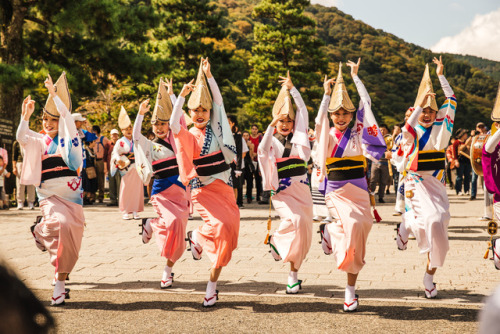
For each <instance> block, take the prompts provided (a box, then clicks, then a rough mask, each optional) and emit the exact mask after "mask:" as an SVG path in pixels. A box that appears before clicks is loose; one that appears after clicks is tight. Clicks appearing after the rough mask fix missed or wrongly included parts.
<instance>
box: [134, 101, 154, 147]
mask: <svg viewBox="0 0 500 334" xmlns="http://www.w3.org/2000/svg"><path fill="white" fill-rule="evenodd" d="M150 108H151V106H150V105H149V99H147V100H145V101H143V102H142V103H141V105H140V106H139V113H138V114H137V117H136V119H135V122H134V130H133V132H132V137H133V138H134V141H136V140H140V139H142V138H145V137H144V136H143V135H142V133H141V129H142V122H143V121H144V114H146V113H147V112H148V111H149V109H150Z"/></svg>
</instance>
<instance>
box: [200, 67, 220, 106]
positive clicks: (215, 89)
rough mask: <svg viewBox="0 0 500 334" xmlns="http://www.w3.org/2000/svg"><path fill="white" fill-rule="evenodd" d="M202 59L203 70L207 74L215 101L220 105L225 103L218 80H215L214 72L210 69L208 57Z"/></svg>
mask: <svg viewBox="0 0 500 334" xmlns="http://www.w3.org/2000/svg"><path fill="white" fill-rule="evenodd" d="M202 61H203V65H202V68H203V72H204V73H205V75H206V76H207V79H208V85H209V86H210V91H211V92H212V96H213V98H214V103H215V104H217V105H219V106H220V105H222V103H223V102H222V95H221V93H220V90H219V86H218V85H217V82H215V79H214V77H213V75H212V72H211V71H210V63H209V62H208V58H205V59H203V60H202Z"/></svg>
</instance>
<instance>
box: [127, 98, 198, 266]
mask: <svg viewBox="0 0 500 334" xmlns="http://www.w3.org/2000/svg"><path fill="white" fill-rule="evenodd" d="M172 102H175V101H172ZM143 119H144V116H143V115H137V118H136V120H135V124H134V145H135V146H134V149H135V152H136V167H137V171H138V175H139V176H140V177H141V180H142V182H147V183H149V178H150V177H151V176H152V177H153V187H152V191H151V203H152V204H153V207H154V209H155V211H156V213H157V215H158V217H156V218H153V219H150V221H149V223H150V225H151V228H152V231H153V233H154V235H155V239H156V243H157V245H158V248H159V250H160V254H161V256H162V257H164V258H166V259H167V260H170V261H172V262H174V263H175V262H176V261H177V260H178V259H179V258H180V257H181V256H182V253H183V252H184V250H185V248H186V242H185V240H184V238H185V235H186V225H187V221H188V217H189V208H188V197H187V196H188V195H187V194H186V187H185V186H184V185H183V184H182V183H181V182H180V181H179V167H178V165H177V159H176V156H175V152H176V151H177V150H176V148H175V143H174V140H173V135H172V133H171V132H170V133H169V135H168V136H167V137H166V138H165V140H163V139H159V138H156V139H155V140H153V141H151V140H148V139H147V138H146V137H144V136H143V135H142V134H141V124H142V121H143ZM138 152H140V153H138ZM146 165H147V167H146ZM146 169H147V170H150V171H151V173H150V174H149V177H147V178H146V179H144V177H143V175H144V170H146ZM151 174H152V175H151Z"/></svg>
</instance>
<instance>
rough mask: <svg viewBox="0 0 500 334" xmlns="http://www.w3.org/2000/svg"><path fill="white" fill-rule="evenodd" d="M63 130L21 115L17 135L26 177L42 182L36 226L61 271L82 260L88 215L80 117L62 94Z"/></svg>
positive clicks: (59, 106)
mask: <svg viewBox="0 0 500 334" xmlns="http://www.w3.org/2000/svg"><path fill="white" fill-rule="evenodd" d="M54 102H55V104H56V107H57V110H58V111H59V114H60V119H59V129H58V135H57V136H56V137H55V138H53V139H52V138H51V137H50V136H48V135H42V134H40V133H36V132H34V131H31V130H30V129H29V122H28V121H25V120H21V122H20V123H19V128H18V130H17V141H18V142H19V144H20V145H21V146H22V147H23V148H24V150H25V158H24V160H23V168H22V171H21V183H22V184H26V185H30V184H33V185H35V186H36V191H37V194H38V198H39V200H40V210H41V211H42V219H41V221H40V222H39V223H38V224H37V225H36V226H35V229H34V235H35V239H36V242H37V244H39V245H40V247H41V248H42V249H46V250H47V251H48V253H49V255H50V262H51V263H52V265H53V266H54V267H55V272H56V273H57V272H60V273H70V272H71V271H72V270H73V268H74V266H75V264H76V261H77V260H78V254H79V252H80V246H81V243H82V237H83V229H84V225H85V218H84V216H83V208H82V204H83V203H82V202H83V200H82V193H83V189H82V186H81V184H82V182H81V178H80V176H79V170H80V169H81V167H82V165H83V159H82V149H81V141H80V137H79V135H78V132H77V130H76V126H75V122H74V121H73V118H72V117H71V115H70V113H69V112H68V110H67V108H66V106H65V105H64V103H63V102H62V101H61V100H60V98H59V97H55V98H54Z"/></svg>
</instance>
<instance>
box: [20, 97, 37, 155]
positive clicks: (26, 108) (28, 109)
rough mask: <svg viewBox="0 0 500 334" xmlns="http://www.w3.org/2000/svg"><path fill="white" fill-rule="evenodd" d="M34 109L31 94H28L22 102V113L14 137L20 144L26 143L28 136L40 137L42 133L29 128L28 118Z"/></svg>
mask: <svg viewBox="0 0 500 334" xmlns="http://www.w3.org/2000/svg"><path fill="white" fill-rule="evenodd" d="M33 111H35V101H34V100H32V99H31V96H30V95H28V96H27V97H26V98H25V99H24V101H23V104H22V114H21V121H20V122H19V126H18V128H17V133H16V139H17V141H18V142H19V144H20V145H21V146H24V145H26V144H27V143H28V141H29V139H30V137H32V138H41V137H43V135H41V134H39V133H36V132H34V131H31V130H30V129H29V120H30V117H31V115H32V114H33Z"/></svg>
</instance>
